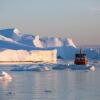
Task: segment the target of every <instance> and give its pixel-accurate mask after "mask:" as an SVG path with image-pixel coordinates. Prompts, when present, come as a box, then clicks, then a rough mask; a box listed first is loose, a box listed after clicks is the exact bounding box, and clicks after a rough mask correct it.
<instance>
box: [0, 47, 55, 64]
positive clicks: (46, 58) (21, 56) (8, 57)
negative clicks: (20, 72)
mask: <svg viewBox="0 0 100 100" xmlns="http://www.w3.org/2000/svg"><path fill="white" fill-rule="evenodd" d="M56 54H57V51H56V50H32V51H27V50H11V49H7V50H3V51H1V52H0V62H4V61H6V62H10V61H11V62H16V61H17V62H18V61H19V62H21V61H26V62H37V61H38V62H39V61H40V62H41V61H42V62H49V63H56V60H57V57H56Z"/></svg>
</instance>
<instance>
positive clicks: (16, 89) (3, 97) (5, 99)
mask: <svg viewBox="0 0 100 100" xmlns="http://www.w3.org/2000/svg"><path fill="white" fill-rule="evenodd" d="M9 69H11V67H2V66H1V67H0V70H6V71H7V72H8V73H10V74H11V75H12V77H13V80H12V82H6V81H5V82H0V100H100V68H99V65H98V67H97V68H96V71H95V72H91V71H70V70H60V71H57V70H52V71H48V72H25V71H23V72H14V71H13V72H11V71H9Z"/></svg>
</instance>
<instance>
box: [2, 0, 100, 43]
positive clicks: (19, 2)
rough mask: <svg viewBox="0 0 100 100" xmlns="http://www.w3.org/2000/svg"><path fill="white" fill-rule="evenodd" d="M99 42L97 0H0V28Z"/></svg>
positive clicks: (99, 11) (98, 7)
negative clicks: (13, 28)
mask: <svg viewBox="0 0 100 100" xmlns="http://www.w3.org/2000/svg"><path fill="white" fill-rule="evenodd" d="M12 27H16V28H18V29H19V30H20V31H22V32H25V33H30V34H39V35H41V36H46V35H49V36H58V37H61V36H62V37H70V38H73V40H75V41H77V43H78V44H82V45H83V44H93V45H94V44H100V0H0V28H12Z"/></svg>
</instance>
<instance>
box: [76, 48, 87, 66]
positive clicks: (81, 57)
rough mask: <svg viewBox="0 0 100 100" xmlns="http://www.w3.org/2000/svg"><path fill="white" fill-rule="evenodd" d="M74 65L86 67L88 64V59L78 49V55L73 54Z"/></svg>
mask: <svg viewBox="0 0 100 100" xmlns="http://www.w3.org/2000/svg"><path fill="white" fill-rule="evenodd" d="M74 64H76V65H86V64H88V59H87V56H86V54H85V53H82V50H81V49H80V53H77V54H75V61H74Z"/></svg>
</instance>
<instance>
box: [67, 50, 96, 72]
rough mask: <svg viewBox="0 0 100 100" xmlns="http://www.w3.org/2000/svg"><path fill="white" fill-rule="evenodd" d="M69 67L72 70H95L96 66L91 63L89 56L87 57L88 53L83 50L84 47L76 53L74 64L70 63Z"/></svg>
mask: <svg viewBox="0 0 100 100" xmlns="http://www.w3.org/2000/svg"><path fill="white" fill-rule="evenodd" d="M68 68H70V69H72V70H92V71H95V66H94V65H90V64H89V61H88V58H87V56H86V54H85V53H83V52H82V49H80V52H79V53H77V54H75V60H74V64H71V65H69V66H68Z"/></svg>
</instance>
